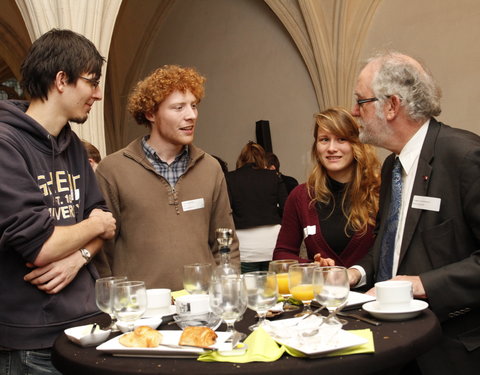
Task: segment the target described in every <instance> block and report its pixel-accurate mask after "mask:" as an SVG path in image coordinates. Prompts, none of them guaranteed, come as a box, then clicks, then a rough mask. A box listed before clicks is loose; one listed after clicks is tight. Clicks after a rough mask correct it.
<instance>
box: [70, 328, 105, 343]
mask: <svg viewBox="0 0 480 375" xmlns="http://www.w3.org/2000/svg"><path fill="white" fill-rule="evenodd" d="M92 327H93V324H87V325H86V326H79V327H72V328H67V329H66V330H65V331H64V332H65V334H66V335H67V337H68V339H69V340H70V341H72V342H74V343H76V344H78V345H80V346H95V345H98V344H100V343H102V342H104V341H105V340H106V339H107V338H108V336H109V335H110V330H109V329H107V330H103V329H100V328H99V327H97V328H96V329H95V331H94V332H93V333H90V332H91V330H92Z"/></svg>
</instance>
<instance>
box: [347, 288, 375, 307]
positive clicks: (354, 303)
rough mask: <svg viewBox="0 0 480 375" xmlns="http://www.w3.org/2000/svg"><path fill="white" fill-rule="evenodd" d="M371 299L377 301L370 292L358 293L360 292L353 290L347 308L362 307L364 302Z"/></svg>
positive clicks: (349, 295) (349, 294)
mask: <svg viewBox="0 0 480 375" xmlns="http://www.w3.org/2000/svg"><path fill="white" fill-rule="evenodd" d="M370 301H375V297H373V296H369V295H368V294H365V293H358V292H352V291H350V293H348V299H347V305H346V306H345V308H344V310H345V309H353V308H356V307H359V308H360V307H361V306H362V305H363V304H364V303H366V302H370Z"/></svg>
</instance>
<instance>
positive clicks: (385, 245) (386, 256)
mask: <svg viewBox="0 0 480 375" xmlns="http://www.w3.org/2000/svg"><path fill="white" fill-rule="evenodd" d="M401 203H402V164H401V163H400V159H399V158H398V157H397V158H395V162H394V163H393V171H392V196H391V200H390V207H389V210H388V218H387V224H386V225H387V226H386V230H385V233H384V234H383V238H382V248H381V250H380V264H379V267H378V273H377V281H384V280H388V279H390V278H392V268H393V254H394V250H395V236H396V234H397V228H398V217H399V214H400V206H401Z"/></svg>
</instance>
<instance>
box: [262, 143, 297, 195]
mask: <svg viewBox="0 0 480 375" xmlns="http://www.w3.org/2000/svg"><path fill="white" fill-rule="evenodd" d="M266 160H267V168H268V169H271V170H274V171H276V172H277V174H278V175H279V176H280V178H281V179H282V180H283V182H284V183H285V188H286V189H287V194H290V193H291V192H292V190H293V189H295V187H297V186H298V181H297V180H296V179H295V178H293V177H291V176H285V175H284V174H283V173H282V172H280V160H278V157H277V155H275V154H274V153H273V152H267V153H266Z"/></svg>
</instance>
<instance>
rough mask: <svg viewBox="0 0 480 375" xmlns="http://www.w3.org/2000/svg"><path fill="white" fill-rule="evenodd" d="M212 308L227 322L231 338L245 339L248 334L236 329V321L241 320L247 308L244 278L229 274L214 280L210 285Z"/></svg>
mask: <svg viewBox="0 0 480 375" xmlns="http://www.w3.org/2000/svg"><path fill="white" fill-rule="evenodd" d="M209 291H210V293H209V295H210V308H211V309H212V312H213V313H214V314H215V315H217V316H219V317H220V318H222V319H223V321H224V322H225V323H226V324H227V332H230V333H231V336H230V337H231V338H232V339H233V337H234V336H235V337H239V340H243V339H244V338H245V337H246V335H245V334H244V333H240V332H238V331H236V330H235V326H234V324H235V321H236V320H239V319H240V318H241V317H242V316H243V313H244V312H245V310H246V309H247V290H246V289H245V284H244V283H243V278H242V277H241V276H236V275H227V276H222V277H220V278H217V279H215V280H212V283H211V285H210V290H209Z"/></svg>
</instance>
